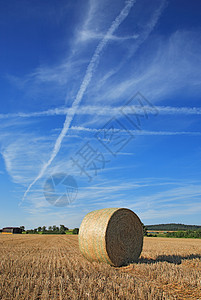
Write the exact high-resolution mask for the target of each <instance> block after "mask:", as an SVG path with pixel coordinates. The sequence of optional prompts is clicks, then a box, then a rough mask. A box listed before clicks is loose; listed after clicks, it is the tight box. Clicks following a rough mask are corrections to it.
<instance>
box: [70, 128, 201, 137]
mask: <svg viewBox="0 0 201 300" xmlns="http://www.w3.org/2000/svg"><path fill="white" fill-rule="evenodd" d="M70 130H72V131H85V132H90V133H100V132H104V131H105V129H103V128H100V129H97V128H88V127H81V126H72V127H71V128H70ZM112 130H113V131H114V132H115V131H116V132H118V133H122V134H124V133H125V134H128V130H127V129H119V128H112ZM129 132H130V133H132V134H133V135H192V136H200V135H201V132H199V131H149V130H132V129H129Z"/></svg>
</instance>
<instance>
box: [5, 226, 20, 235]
mask: <svg viewBox="0 0 201 300" xmlns="http://www.w3.org/2000/svg"><path fill="white" fill-rule="evenodd" d="M19 233H22V229H21V228H19V227H4V228H3V229H2V234H19Z"/></svg>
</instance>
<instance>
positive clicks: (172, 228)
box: [146, 223, 201, 231]
mask: <svg viewBox="0 0 201 300" xmlns="http://www.w3.org/2000/svg"><path fill="white" fill-rule="evenodd" d="M146 228H147V230H149V231H150V230H153V231H154V230H164V231H179V230H183V231H186V230H198V229H201V226H198V225H185V224H176V223H170V224H157V225H146Z"/></svg>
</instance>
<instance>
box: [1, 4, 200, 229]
mask: <svg viewBox="0 0 201 300" xmlns="http://www.w3.org/2000/svg"><path fill="white" fill-rule="evenodd" d="M200 31H201V4H200V2H199V1H195V0H194V1H191V2H189V1H180V0H176V1H171V0H170V1H162V0H155V1H148V0H142V1H139V0H136V1H134V0H129V1H122V0H115V1H113V0H110V1H104V0H103V1H98V0H90V1H84V0H77V1H64V0H61V1H53V0H48V1H46V0H44V1H39V0H34V1H28V2H27V1H25V0H22V1H14V0H11V1H7V2H5V1H0V36H1V45H0V49H1V55H0V65H1V68H0V90H1V97H0V101H1V110H0V153H1V155H0V184H1V196H0V201H1V210H0V227H3V226H20V225H25V226H26V227H27V228H33V227H37V226H40V225H46V226H49V225H53V224H57V225H59V224H65V225H66V226H69V227H72V228H73V227H78V226H79V225H80V223H81V220H82V218H83V217H84V215H85V214H86V213H88V212H89V211H91V210H94V209H99V208H104V207H127V208H130V209H132V210H133V211H135V212H136V213H137V214H138V215H139V217H140V218H141V220H142V221H143V222H144V223H145V224H157V223H169V222H176V223H186V224H199V225H201V221H200V214H201V201H200V197H201V170H200V166H201V125H200V124H201V123H200V119H201V104H200V102H201V99H200V92H201V55H200V53H201V35H200ZM129 101H130V102H129ZM123 112H124V113H123ZM85 150H86V151H88V152H83V151H85ZM89 151H91V152H89ZM86 153H88V156H87V159H86ZM84 154H85V155H84ZM72 159H73V160H74V161H76V162H77V163H79V166H81V169H80V167H79V166H78V165H76V164H73V161H72ZM81 171H82V172H81ZM58 174H65V175H66V176H72V177H73V178H74V180H75V181H76V182H77V185H78V193H77V197H76V199H75V200H74V201H73V202H72V203H70V204H69V205H67V206H62V207H58V206H54V205H51V204H50V203H49V202H48V201H47V200H46V198H45V196H44V185H45V183H46V182H47V180H48V179H49V178H52V177H51V176H54V175H55V176H58ZM87 174H88V175H87ZM57 188H58V189H62V188H65V187H62V186H61V185H60V187H59V186H58V187H57ZM57 192H59V193H60V191H57Z"/></svg>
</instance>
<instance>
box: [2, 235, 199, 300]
mask: <svg viewBox="0 0 201 300" xmlns="http://www.w3.org/2000/svg"><path fill="white" fill-rule="evenodd" d="M0 254H1V259H0V299H9V300H10V299H20V300H22V299H150V300H153V299H154V300H155V299H182V300H183V299H201V240H195V239H167V238H145V240H144V249H143V252H142V255H141V257H140V259H139V262H138V263H135V264H131V265H129V266H127V267H122V268H114V267H111V266H109V265H107V264H104V263H96V262H93V263H90V262H89V261H87V260H86V259H85V258H84V257H83V256H82V255H81V254H80V252H79V248H78V237H77V236H71V235H64V236H63V235H7V236H6V235H0Z"/></svg>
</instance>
